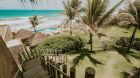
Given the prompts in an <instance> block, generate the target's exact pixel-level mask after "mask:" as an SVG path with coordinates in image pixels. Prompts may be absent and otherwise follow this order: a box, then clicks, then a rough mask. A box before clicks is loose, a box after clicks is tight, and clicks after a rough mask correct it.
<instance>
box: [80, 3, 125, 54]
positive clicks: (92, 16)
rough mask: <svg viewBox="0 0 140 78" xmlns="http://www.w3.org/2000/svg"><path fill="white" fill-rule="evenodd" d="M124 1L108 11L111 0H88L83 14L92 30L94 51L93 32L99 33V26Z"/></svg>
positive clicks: (85, 22) (90, 32)
mask: <svg viewBox="0 0 140 78" xmlns="http://www.w3.org/2000/svg"><path fill="white" fill-rule="evenodd" d="M122 2H123V0H121V1H120V2H119V3H118V4H116V5H115V6H114V7H113V8H111V9H110V10H109V11H108V12H106V9H107V5H108V3H109V0H87V3H88V4H87V7H86V8H84V10H85V12H84V15H83V16H82V19H83V23H84V24H85V25H87V26H88V27H89V28H90V30H89V34H90V44H91V51H92V46H93V45H92V36H93V34H92V32H93V31H94V32H96V33H97V28H98V27H100V26H101V25H102V24H103V23H104V21H105V20H106V19H107V18H109V16H110V14H112V12H113V11H114V10H115V9H116V8H117V7H118V6H119V5H120V4H121V3H122Z"/></svg>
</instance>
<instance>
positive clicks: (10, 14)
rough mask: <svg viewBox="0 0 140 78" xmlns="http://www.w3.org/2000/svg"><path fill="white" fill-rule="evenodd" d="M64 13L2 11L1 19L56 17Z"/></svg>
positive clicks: (60, 11) (50, 11)
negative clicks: (35, 16)
mask: <svg viewBox="0 0 140 78" xmlns="http://www.w3.org/2000/svg"><path fill="white" fill-rule="evenodd" d="M63 12H64V10H0V18H18V17H28V16H34V15H37V16H48V17H55V16H59V15H60V14H62V13H63Z"/></svg>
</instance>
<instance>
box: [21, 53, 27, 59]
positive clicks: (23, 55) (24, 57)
mask: <svg viewBox="0 0 140 78" xmlns="http://www.w3.org/2000/svg"><path fill="white" fill-rule="evenodd" d="M22 54H23V56H24V58H25V61H28V59H27V57H26V55H25V53H24V52H22Z"/></svg>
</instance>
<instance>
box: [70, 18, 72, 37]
mask: <svg viewBox="0 0 140 78" xmlns="http://www.w3.org/2000/svg"><path fill="white" fill-rule="evenodd" d="M70 35H71V36H72V20H70Z"/></svg>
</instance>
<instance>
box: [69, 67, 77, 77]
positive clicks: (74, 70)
mask: <svg viewBox="0 0 140 78" xmlns="http://www.w3.org/2000/svg"><path fill="white" fill-rule="evenodd" d="M75 74H76V69H75V67H71V68H70V78H76V77H75Z"/></svg>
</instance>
